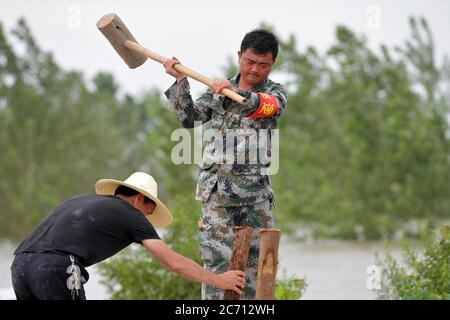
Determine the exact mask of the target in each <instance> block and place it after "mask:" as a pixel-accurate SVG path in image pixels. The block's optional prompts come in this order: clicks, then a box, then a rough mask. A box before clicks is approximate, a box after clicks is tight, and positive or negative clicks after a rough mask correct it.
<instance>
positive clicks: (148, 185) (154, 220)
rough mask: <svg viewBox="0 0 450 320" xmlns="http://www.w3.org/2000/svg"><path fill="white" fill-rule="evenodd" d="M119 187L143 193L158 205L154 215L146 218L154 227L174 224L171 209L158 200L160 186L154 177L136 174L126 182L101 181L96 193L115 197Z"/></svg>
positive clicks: (98, 183) (97, 185)
mask: <svg viewBox="0 0 450 320" xmlns="http://www.w3.org/2000/svg"><path fill="white" fill-rule="evenodd" d="M118 186H125V187H128V188H131V189H133V190H136V191H138V192H140V193H142V194H143V195H144V196H146V197H147V198H149V199H152V200H153V201H155V203H156V207H155V209H154V210H153V213H152V214H150V215H147V216H146V218H147V219H148V220H149V221H150V223H151V224H152V225H153V226H154V227H166V226H168V225H169V224H170V223H171V222H172V219H173V218H172V214H171V213H170V211H169V209H167V208H166V206H165V205H164V204H163V203H162V202H161V201H160V200H159V199H158V184H157V183H156V181H155V179H153V177H152V176H151V175H149V174H147V173H145V172H135V173H133V174H132V175H131V176H129V177H128V178H127V179H126V180H125V181H120V180H114V179H101V180H98V181H97V183H96V184H95V192H96V193H97V194H99V195H114V192H115V191H116V189H117V187H118Z"/></svg>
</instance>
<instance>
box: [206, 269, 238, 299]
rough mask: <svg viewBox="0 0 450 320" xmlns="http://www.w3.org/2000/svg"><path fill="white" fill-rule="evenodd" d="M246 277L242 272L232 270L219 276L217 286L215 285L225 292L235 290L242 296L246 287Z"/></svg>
mask: <svg viewBox="0 0 450 320" xmlns="http://www.w3.org/2000/svg"><path fill="white" fill-rule="evenodd" d="M244 275H245V273H244V272H243V271H240V270H230V271H227V272H225V273H222V274H218V275H217V279H218V281H217V284H214V286H215V287H218V288H221V289H225V290H233V291H234V292H236V293H238V294H242V291H241V289H242V288H244V286H245V280H244Z"/></svg>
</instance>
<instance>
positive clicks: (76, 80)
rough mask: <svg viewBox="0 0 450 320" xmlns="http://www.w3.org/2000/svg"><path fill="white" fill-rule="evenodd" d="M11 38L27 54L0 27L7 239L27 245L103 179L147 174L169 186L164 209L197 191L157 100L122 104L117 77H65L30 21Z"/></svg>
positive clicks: (0, 233) (171, 118)
mask: <svg viewBox="0 0 450 320" xmlns="http://www.w3.org/2000/svg"><path fill="white" fill-rule="evenodd" d="M13 35H14V36H15V37H16V38H17V39H18V43H19V47H20V46H22V47H23V48H24V50H23V54H16V53H15V52H14V50H13V47H12V45H11V44H10V42H9V41H8V39H7V37H6V35H5V33H4V31H3V28H2V26H1V24H0V152H1V158H0V174H1V179H0V207H1V208H2V213H1V214H0V237H1V238H12V239H15V240H19V239H21V238H23V236H24V235H25V234H26V233H28V232H29V231H30V230H31V229H32V228H33V227H34V226H35V225H36V224H37V223H38V222H39V221H40V220H41V219H42V218H43V217H44V216H45V215H46V214H47V213H48V212H49V211H50V210H51V209H52V208H53V207H54V206H55V205H57V204H58V203H59V202H61V201H62V200H64V199H65V198H67V197H71V196H73V195H74V194H79V193H92V192H93V191H94V183H95V181H97V180H98V179H100V178H107V177H111V178H123V179H125V178H126V177H127V176H128V175H129V174H130V173H132V172H133V171H138V170H142V171H148V172H150V173H152V175H154V176H155V179H157V181H165V183H160V195H161V196H162V198H163V199H164V200H167V198H166V195H167V194H168V191H173V190H174V189H177V191H178V192H188V191H186V190H189V191H190V190H192V186H193V185H194V178H193V175H192V171H190V170H188V169H186V168H182V167H181V166H174V165H173V164H172V163H171V161H170V148H171V142H170V133H171V132H172V130H173V129H175V128H177V127H178V125H177V120H176V116H175V113H174V111H173V110H171V109H170V108H168V106H167V104H163V103H162V102H161V100H160V92H159V90H158V91H156V90H150V91H148V92H145V93H144V94H142V95H141V96H140V97H137V98H136V97H131V96H128V95H126V96H122V97H120V96H119V93H118V85H117V84H116V82H115V80H114V78H113V76H112V75H111V74H108V73H99V74H97V75H96V76H94V78H93V80H92V82H91V81H87V80H85V79H84V77H83V75H82V74H81V73H79V72H75V71H65V70H63V69H61V68H60V67H59V66H58V65H57V64H56V62H55V61H54V60H53V57H52V55H51V54H50V53H46V52H43V51H42V50H41V49H40V48H39V47H38V46H37V44H36V43H35V41H34V38H33V36H32V35H31V32H30V30H29V29H28V27H27V25H26V23H25V21H23V20H20V21H19V22H18V25H17V27H16V28H15V29H14V31H13ZM174 186H176V188H175V187H174Z"/></svg>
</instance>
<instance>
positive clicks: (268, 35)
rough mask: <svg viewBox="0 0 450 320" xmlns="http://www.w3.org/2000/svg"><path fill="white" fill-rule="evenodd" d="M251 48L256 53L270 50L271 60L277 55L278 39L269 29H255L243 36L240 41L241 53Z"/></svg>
mask: <svg viewBox="0 0 450 320" xmlns="http://www.w3.org/2000/svg"><path fill="white" fill-rule="evenodd" d="M247 49H252V50H253V51H254V52H255V53H256V54H264V53H268V52H271V53H272V58H273V61H275V59H276V58H277V55H278V39H277V37H276V36H275V35H274V34H273V33H272V32H270V31H267V30H264V29H255V30H253V31H250V32H249V33H247V34H246V35H245V36H244V39H242V43H241V53H244V52H245V50H247Z"/></svg>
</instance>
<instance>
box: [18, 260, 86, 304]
mask: <svg viewBox="0 0 450 320" xmlns="http://www.w3.org/2000/svg"><path fill="white" fill-rule="evenodd" d="M75 263H76V264H77V265H78V266H79V267H80V270H81V275H82V277H81V289H80V290H78V295H74V296H72V293H71V291H70V290H69V288H68V287H67V278H68V277H69V276H70V275H69V274H68V273H67V268H68V267H69V266H70V265H71V262H70V257H69V254H55V253H20V254H18V255H16V256H15V258H14V261H13V263H12V265H11V277H12V284H13V288H14V292H15V293H16V297H17V300H36V299H38V300H72V299H74V300H86V295H85V292H84V287H83V284H84V283H86V282H87V280H88V278H89V274H88V272H87V271H86V269H84V268H83V267H82V266H81V265H80V264H79V263H77V262H75Z"/></svg>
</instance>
